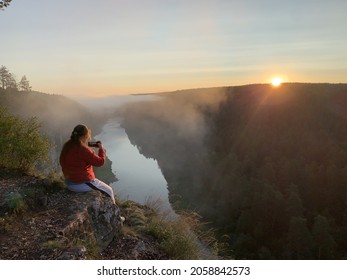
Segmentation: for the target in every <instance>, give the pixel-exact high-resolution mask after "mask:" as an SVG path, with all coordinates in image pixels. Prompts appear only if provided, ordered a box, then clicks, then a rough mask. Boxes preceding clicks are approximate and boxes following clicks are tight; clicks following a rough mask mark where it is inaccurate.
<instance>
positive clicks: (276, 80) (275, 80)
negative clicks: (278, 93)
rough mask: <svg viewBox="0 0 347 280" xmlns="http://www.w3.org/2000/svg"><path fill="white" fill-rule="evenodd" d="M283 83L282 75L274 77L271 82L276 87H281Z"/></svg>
mask: <svg viewBox="0 0 347 280" xmlns="http://www.w3.org/2000/svg"><path fill="white" fill-rule="evenodd" d="M282 83H283V79H282V78H281V77H273V78H272V80H271V84H272V85H273V86H274V87H279V86H280V85H281V84H282Z"/></svg>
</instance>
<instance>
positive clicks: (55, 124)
mask: <svg viewBox="0 0 347 280" xmlns="http://www.w3.org/2000/svg"><path fill="white" fill-rule="evenodd" d="M0 106H2V107H4V108H6V109H7V111H8V113H10V114H12V115H14V116H18V117H20V118H22V119H27V118H31V117H35V118H37V121H38V122H39V123H40V124H41V125H42V131H43V132H44V133H46V134H47V135H48V136H49V138H50V140H51V142H52V145H53V150H52V152H53V153H54V152H55V155H53V156H54V157H56V154H58V153H59V152H60V150H61V147H62V144H63V143H64V142H65V141H66V140H67V139H68V138H69V137H70V134H71V131H72V129H73V128H74V126H75V125H77V124H79V123H83V124H86V125H87V126H88V127H91V128H92V130H93V134H94V135H95V134H96V133H98V132H99V131H100V130H101V125H102V118H101V117H100V116H98V115H97V114H95V113H93V112H90V111H89V110H88V109H86V108H85V107H83V106H82V105H80V104H79V103H77V102H76V101H73V100H71V99H69V98H66V97H64V96H62V95H54V94H46V93H40V92H35V91H18V90H17V89H12V88H8V89H1V88H0ZM54 163H56V162H53V164H54Z"/></svg>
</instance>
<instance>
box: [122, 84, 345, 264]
mask: <svg viewBox="0 0 347 280" xmlns="http://www.w3.org/2000/svg"><path fill="white" fill-rule="evenodd" d="M206 96H210V97H211V98H206ZM203 100H207V102H205V101H203ZM155 108H160V110H156V109H155ZM346 108H347V85H345V84H334V85H333V84H283V85H282V86H280V87H278V88H274V87H272V86H270V85H250V86H241V87H228V88H223V89H213V90H212V89H211V90H209V92H207V91H206V90H194V91H181V92H175V93H171V94H168V95H167V96H166V98H164V99H163V100H162V101H158V102H156V103H152V104H147V105H141V106H131V107H129V108H128V110H127V113H126V118H125V122H124V126H125V128H126V131H127V133H128V134H129V136H130V139H132V141H133V142H134V143H135V144H136V145H138V146H139V148H140V149H141V151H142V152H143V153H144V154H145V155H146V156H150V157H154V158H156V159H158V162H159V165H160V167H161V169H162V171H163V174H164V176H165V178H166V179H167V181H168V184H169V190H170V195H171V201H172V202H174V203H175V204H176V205H177V207H179V208H182V207H183V208H189V209H193V210H197V211H198V212H199V213H200V214H201V215H202V216H203V218H204V219H205V220H206V221H209V222H211V225H212V226H213V227H215V228H216V229H218V231H219V233H220V236H221V238H222V239H223V240H224V241H227V242H228V243H229V244H230V250H232V254H235V256H236V257H237V258H241V259H242V258H246V259H344V258H346V257H347V253H346V248H347V211H346V202H347V109H346ZM192 116H193V118H192Z"/></svg>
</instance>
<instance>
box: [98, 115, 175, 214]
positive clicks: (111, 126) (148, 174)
mask: <svg viewBox="0 0 347 280" xmlns="http://www.w3.org/2000/svg"><path fill="white" fill-rule="evenodd" d="M95 139H96V140H100V141H102V143H103V146H104V148H105V149H106V154H107V157H108V158H109V159H110V160H111V161H112V171H113V172H114V174H115V175H116V176H117V178H118V181H117V182H115V183H112V184H111V187H112V188H113V189H114V191H115V194H116V195H118V196H119V197H120V198H122V199H130V200H133V201H136V202H138V203H141V204H146V203H154V204H155V205H156V206H158V207H159V209H160V210H161V211H162V212H166V213H167V214H169V215H170V216H174V215H175V214H174V211H173V209H172V207H171V205H170V202H169V198H168V196H169V193H168V188H167V182H166V180H165V178H164V176H163V174H162V172H161V170H160V168H159V166H158V163H157V161H156V160H154V159H151V158H146V157H145V156H143V155H142V154H141V153H140V152H139V150H138V149H137V147H136V146H134V145H132V144H131V143H130V140H129V138H128V135H127V134H126V132H125V130H124V128H122V127H121V119H120V118H118V119H117V118H114V119H110V120H109V121H108V122H107V123H106V124H105V125H104V126H103V128H102V131H101V133H100V134H98V135H96V136H95Z"/></svg>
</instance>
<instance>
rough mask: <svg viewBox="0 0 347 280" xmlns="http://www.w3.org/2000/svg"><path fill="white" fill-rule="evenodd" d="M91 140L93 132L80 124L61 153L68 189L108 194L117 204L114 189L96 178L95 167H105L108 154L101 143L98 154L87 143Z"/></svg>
mask: <svg viewBox="0 0 347 280" xmlns="http://www.w3.org/2000/svg"><path fill="white" fill-rule="evenodd" d="M90 140H91V131H90V129H89V128H87V127H86V126H85V125H82V124H79V125H77V126H76V127H75V128H74V130H73V131H72V134H71V137H70V140H68V141H67V142H66V143H65V144H64V146H63V149H62V151H61V153H60V159H59V161H60V165H61V167H62V170H63V174H64V177H65V184H66V185H67V187H68V189H69V190H71V191H74V192H88V191H91V190H93V189H94V190H98V191H101V192H104V193H106V194H107V195H109V196H110V197H111V199H112V202H113V204H115V199H114V194H113V190H112V188H111V187H110V186H109V185H107V184H106V183H104V182H102V181H100V180H98V179H96V178H95V174H94V170H93V166H96V167H100V166H102V165H104V163H105V159H106V154H105V150H104V148H103V146H102V144H101V142H97V148H98V149H99V151H98V154H96V153H95V152H94V151H93V150H92V149H91V148H89V147H88V145H87V143H88V141H90Z"/></svg>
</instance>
